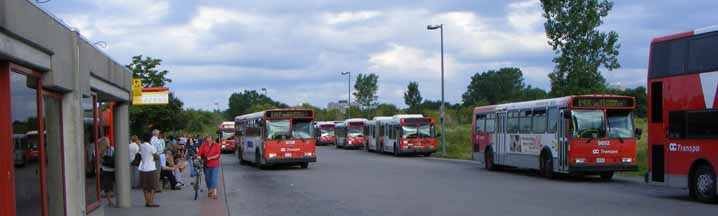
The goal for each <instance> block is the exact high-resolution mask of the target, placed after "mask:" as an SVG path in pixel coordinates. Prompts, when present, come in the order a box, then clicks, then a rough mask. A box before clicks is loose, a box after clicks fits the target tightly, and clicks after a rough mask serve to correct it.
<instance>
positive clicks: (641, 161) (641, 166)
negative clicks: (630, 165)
mask: <svg viewBox="0 0 718 216" xmlns="http://www.w3.org/2000/svg"><path fill="white" fill-rule="evenodd" d="M634 122H635V124H636V125H635V127H636V128H640V129H641V130H643V134H642V135H641V139H640V140H638V142H637V143H636V162H637V163H638V171H635V172H623V173H621V174H624V175H630V176H643V175H644V174H645V173H646V170H648V156H646V154H647V153H648V152H647V149H648V128H647V127H646V126H647V124H646V119H645V118H640V119H635V121H634Z"/></svg>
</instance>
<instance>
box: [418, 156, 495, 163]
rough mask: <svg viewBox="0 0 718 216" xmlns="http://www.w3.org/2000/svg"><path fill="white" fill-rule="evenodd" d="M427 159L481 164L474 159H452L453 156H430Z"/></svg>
mask: <svg viewBox="0 0 718 216" xmlns="http://www.w3.org/2000/svg"><path fill="white" fill-rule="evenodd" d="M424 159H426V160H436V161H444V162H454V163H467V164H479V165H480V164H481V162H479V161H474V160H464V159H452V158H440V157H429V158H424Z"/></svg>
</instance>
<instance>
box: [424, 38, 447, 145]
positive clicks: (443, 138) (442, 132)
mask: <svg viewBox="0 0 718 216" xmlns="http://www.w3.org/2000/svg"><path fill="white" fill-rule="evenodd" d="M426 29H428V30H429V31H431V30H436V29H439V30H440V31H441V111H440V112H441V113H440V114H439V118H440V121H441V156H442V157H446V133H444V132H445V131H444V128H445V126H444V117H445V114H444V24H439V25H428V26H426Z"/></svg>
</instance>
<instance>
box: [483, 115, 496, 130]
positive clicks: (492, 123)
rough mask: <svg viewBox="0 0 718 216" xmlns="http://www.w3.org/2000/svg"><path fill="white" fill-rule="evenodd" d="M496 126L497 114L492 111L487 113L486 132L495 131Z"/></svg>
mask: <svg viewBox="0 0 718 216" xmlns="http://www.w3.org/2000/svg"><path fill="white" fill-rule="evenodd" d="M495 128H496V114H494V113H491V114H488V115H486V127H485V129H486V132H488V133H493V132H494V129H495Z"/></svg>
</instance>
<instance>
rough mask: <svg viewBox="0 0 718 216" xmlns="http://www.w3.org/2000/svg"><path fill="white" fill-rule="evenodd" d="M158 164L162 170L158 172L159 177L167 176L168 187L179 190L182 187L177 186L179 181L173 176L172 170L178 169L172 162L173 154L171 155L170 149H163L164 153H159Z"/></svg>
mask: <svg viewBox="0 0 718 216" xmlns="http://www.w3.org/2000/svg"><path fill="white" fill-rule="evenodd" d="M160 166H161V170H162V172H161V173H160V178H163V179H164V178H167V180H169V182H170V187H171V188H172V190H180V189H182V188H180V187H179V183H177V179H176V178H175V175H174V171H175V170H176V169H179V167H177V165H176V164H175V163H174V156H173V155H172V151H170V150H167V151H165V154H162V155H160Z"/></svg>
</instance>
